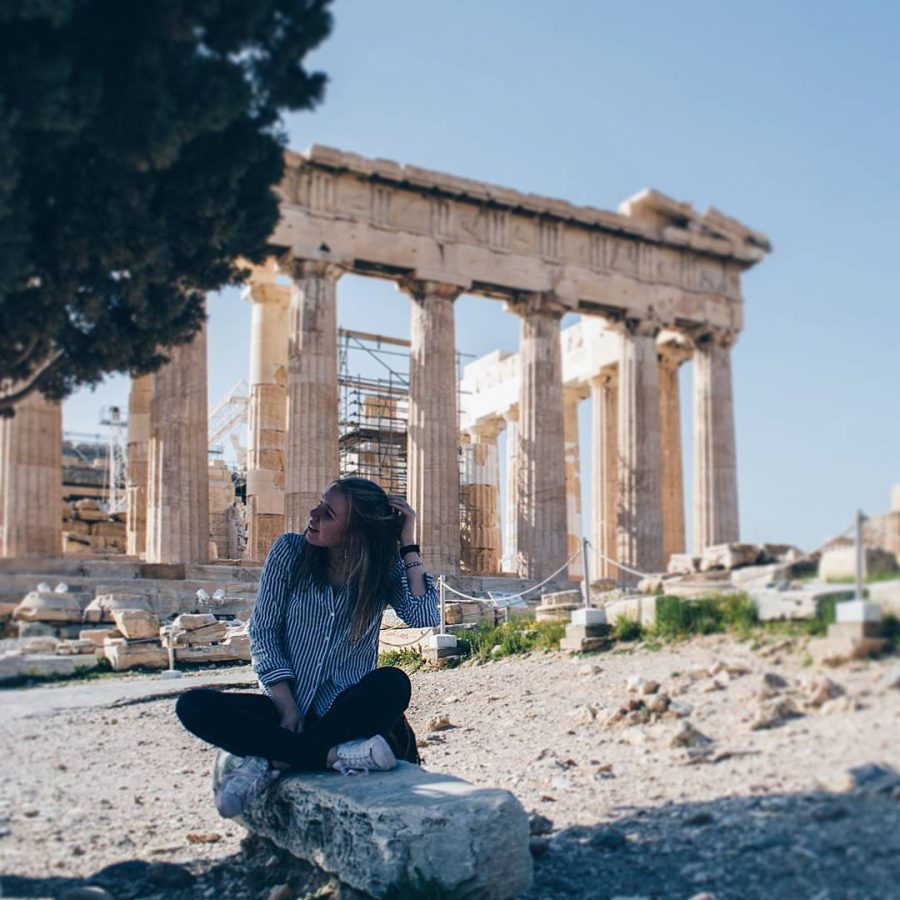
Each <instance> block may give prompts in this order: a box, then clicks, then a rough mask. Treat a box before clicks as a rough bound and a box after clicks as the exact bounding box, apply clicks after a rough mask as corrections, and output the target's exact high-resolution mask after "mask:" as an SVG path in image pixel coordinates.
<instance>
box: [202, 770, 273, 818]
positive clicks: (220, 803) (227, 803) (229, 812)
mask: <svg viewBox="0 0 900 900" xmlns="http://www.w3.org/2000/svg"><path fill="white" fill-rule="evenodd" d="M280 774H281V773H280V772H279V771H278V770H277V769H271V768H269V761H268V760H267V759H263V758H262V757H261V756H245V757H244V760H243V762H241V763H240V764H239V765H237V766H235V767H234V768H233V769H232V770H231V771H230V772H229V773H228V774H227V775H225V776H224V777H223V778H222V780H221V782H219V787H218V788H217V789H216V809H217V810H218V811H219V815H220V816H224V818H226V819H230V818H232V817H233V816H237V815H240V814H241V813H242V812H243V811H244V810H245V809H246V808H247V807H248V806H249V805H250V804H251V803H252V802H253V801H254V800H255V799H256V798H257V797H258V796H259V795H260V794H261V793H262V792H263V791H264V790H265V789H266V788H267V787H268V786H269V785H270V784H271V783H272V782H273V781H274V780H275V779H276V778H277V777H278V776H279V775H280Z"/></svg>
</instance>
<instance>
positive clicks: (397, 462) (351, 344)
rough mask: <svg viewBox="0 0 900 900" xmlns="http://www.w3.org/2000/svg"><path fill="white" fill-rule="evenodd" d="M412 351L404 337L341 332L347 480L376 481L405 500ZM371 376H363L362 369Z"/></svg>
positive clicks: (343, 455)
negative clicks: (352, 478) (351, 478)
mask: <svg viewBox="0 0 900 900" xmlns="http://www.w3.org/2000/svg"><path fill="white" fill-rule="evenodd" d="M409 347H410V342H409V341H405V340H402V339H400V338H392V337H385V336H383V335H378V334H369V333H367V332H363V331H349V330H347V329H345V328H341V329H340V330H339V331H338V385H339V390H340V410H339V416H338V418H339V425H338V428H339V439H338V447H339V452H340V471H341V475H342V476H346V475H358V476H361V477H362V478H370V479H372V480H373V481H377V482H378V483H379V484H380V485H381V486H382V487H383V488H384V489H385V490H386V491H387V492H388V493H389V494H400V495H403V496H405V495H406V470H407V466H406V431H407V426H408V423H409ZM363 369H364V370H366V372H367V373H371V374H360V372H361V370H363Z"/></svg>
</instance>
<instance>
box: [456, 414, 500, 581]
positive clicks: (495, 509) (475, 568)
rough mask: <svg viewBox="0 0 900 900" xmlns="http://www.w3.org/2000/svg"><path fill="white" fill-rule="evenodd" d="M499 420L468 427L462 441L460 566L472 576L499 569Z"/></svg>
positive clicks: (496, 572)
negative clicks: (465, 438)
mask: <svg viewBox="0 0 900 900" xmlns="http://www.w3.org/2000/svg"><path fill="white" fill-rule="evenodd" d="M501 426H502V419H488V420H486V421H483V422H479V423H478V424H476V425H474V426H473V427H472V428H470V429H469V432H468V435H467V436H466V437H467V438H468V440H467V441H466V442H464V443H463V444H462V454H463V464H462V476H461V485H460V499H461V506H462V510H463V520H462V523H461V524H462V527H461V529H460V535H461V544H462V547H461V550H462V553H461V569H462V571H463V572H466V573H471V574H475V575H496V574H498V573H499V572H500V550H501V546H500V545H501V536H500V461H499V457H498V453H497V437H498V435H499V434H500V430H501Z"/></svg>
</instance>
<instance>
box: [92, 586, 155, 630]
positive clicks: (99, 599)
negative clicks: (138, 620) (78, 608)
mask: <svg viewBox="0 0 900 900" xmlns="http://www.w3.org/2000/svg"><path fill="white" fill-rule="evenodd" d="M117 609H141V610H146V611H147V612H152V610H151V608H150V604H149V603H148V602H147V600H146V599H145V598H144V595H143V594H132V593H128V592H125V591H116V592H114V593H109V594H98V595H97V596H96V597H95V598H94V599H93V600H91V602H90V603H89V604H88V605H87V608H86V609H85V611H84V621H85V622H87V623H90V624H96V623H98V622H106V623H109V624H110V625H111V624H113V623H114V622H115V619H114V618H113V613H114V612H115V611H116V610H117Z"/></svg>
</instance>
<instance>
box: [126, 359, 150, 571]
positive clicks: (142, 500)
mask: <svg viewBox="0 0 900 900" xmlns="http://www.w3.org/2000/svg"><path fill="white" fill-rule="evenodd" d="M152 394H153V375H137V376H134V377H132V379H131V390H130V391H129V393H128V449H127V451H126V458H127V463H128V465H127V472H128V476H127V478H128V480H127V482H126V485H125V501H126V503H127V506H128V515H127V517H126V525H125V536H126V540H127V545H126V552H127V553H128V555H129V556H136V557H138V558H141V557H143V556H144V555H145V554H146V551H147V478H148V475H149V453H150V399H151V397H152Z"/></svg>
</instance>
